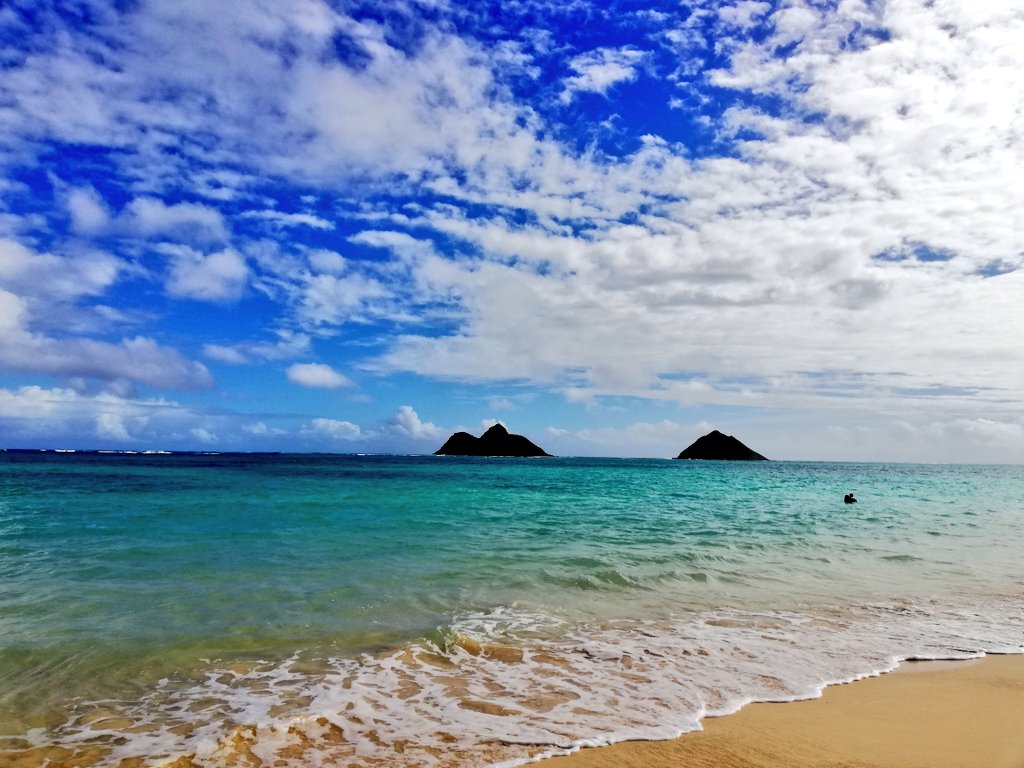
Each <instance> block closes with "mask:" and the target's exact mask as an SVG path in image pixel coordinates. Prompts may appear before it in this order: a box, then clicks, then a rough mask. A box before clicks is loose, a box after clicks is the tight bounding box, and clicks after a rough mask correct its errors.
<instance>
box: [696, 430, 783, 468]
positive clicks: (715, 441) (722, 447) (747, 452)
mask: <svg viewBox="0 0 1024 768" xmlns="http://www.w3.org/2000/svg"><path fill="white" fill-rule="evenodd" d="M676 458H677V459H702V460H707V461H768V459H767V458H766V457H764V456H762V455H761V454H760V453H758V452H757V451H752V450H751V449H750V448H747V446H745V445H744V444H743V443H741V442H740V441H739V440H737V439H736V438H735V437H733V436H732V435H723V434H722V433H721V432H719V431H718V430H717V429H716V430H714V431H713V432H709V433H708V434H706V435H704V437H698V438H697V439H696V440H695V441H694V442H693V444H692V445H690V446H689V447H688V448H687V449H686V450H684V451H683V452H682V453H680V454H679V455H678V456H676Z"/></svg>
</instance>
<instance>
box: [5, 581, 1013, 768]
mask: <svg viewBox="0 0 1024 768" xmlns="http://www.w3.org/2000/svg"><path fill="white" fill-rule="evenodd" d="M1022 608H1024V596H1021V595H1007V596H1003V597H1002V598H999V599H994V600H993V601H992V602H991V603H990V604H989V605H986V606H977V605H971V606H952V605H947V606H943V605H940V604H938V603H935V602H929V601H923V602H919V603H915V602H911V601H907V600H890V601H879V602H876V603H862V604H857V605H850V606H834V607H829V608H819V609H814V610H810V609H806V610H741V609H735V608H732V609H715V610H707V611H695V612H693V613H692V614H687V615H681V616H676V617H674V618H668V619H665V620H661V621H653V620H649V621H614V622H609V623H606V624H603V625H594V624H588V623H578V624H574V623H571V622H568V621H566V620H564V619H560V618H556V617H552V616H549V615H545V614H540V613H533V612H530V611H528V610H525V609H524V608H522V607H517V606H509V607H500V608H495V609H493V610H490V611H487V612H484V613H477V614H467V615H462V616H457V617H454V618H453V619H452V620H451V621H450V622H449V623H448V624H446V625H444V626H442V627H438V628H437V630H436V631H435V632H433V633H432V634H431V635H430V636H429V637H425V638H423V639H421V640H420V641H418V642H416V643H411V644H405V645H401V646H397V647H392V648H389V649H387V650H384V651H382V652H379V653H375V654H362V655H359V656H357V657H347V658H334V657H330V656H327V655H325V656H319V657H318V656H316V655H310V654H309V653H296V654H294V655H293V656H292V657H290V658H288V659H286V660H284V661H273V660H268V661H225V660H220V661H218V660H210V661H209V662H208V663H207V664H206V666H205V669H204V670H203V671H202V674H201V675H199V677H198V678H196V677H195V675H194V674H188V675H182V676H181V677H178V678H175V679H164V680H162V681H160V683H159V684H158V685H157V686H155V688H154V689H153V690H151V691H150V692H149V693H147V694H145V695H143V696H140V697H138V698H135V699H133V700H107V701H93V702H88V703H85V702H79V703H75V704H73V705H72V706H71V707H70V708H69V711H68V712H66V713H65V716H64V718H63V720H62V721H61V722H60V723H57V724H52V725H50V726H48V727H37V728H34V729H27V730H25V731H24V732H22V733H18V734H10V735H7V736H5V737H0V745H2V748H0V758H2V761H4V762H12V763H15V762H16V763H17V764H19V765H22V764H23V765H32V764H38V765H44V764H46V763H47V761H50V762H51V763H52V762H54V761H55V760H56V759H57V757H60V759H63V760H72V761H73V762H75V763H76V764H78V765H83V766H85V765H102V766H107V765H110V766H113V765H119V764H121V763H122V761H124V760H128V759H131V760H132V761H133V764H141V765H152V766H157V765H169V764H174V766H175V768H181V767H182V766H214V765H217V766H220V765H230V764H247V765H253V766H259V765H266V766H271V765H274V766H292V765H294V766H299V765H303V766H304V765H309V764H328V763H337V764H345V765H354V766H367V768H370V767H374V766H395V767H396V768H399V767H403V766H439V767H442V768H444V767H447V766H487V765H500V766H513V765H518V764H522V763H525V762H529V761H532V760H536V759H539V758H541V757H545V756H551V755H555V754H564V753H567V752H571V751H575V750H577V749H580V748H583V747H588V746H595V745H601V744H609V743H613V742H616V741H623V740H635V739H651V740H654V739H668V738H674V737H676V736H678V735H680V734H682V733H685V732H688V731H693V730H697V729H699V728H700V721H701V720H702V719H703V718H704V717H709V716H718V715H723V714H727V713H730V712H733V711H735V710H737V709H738V708H740V707H741V706H743V705H745V704H746V703H748V702H751V701H789V700H794V699H800V698H808V697H814V696H817V695H819V694H820V692H821V690H822V689H823V688H824V687H825V686H826V685H828V684H831V683H839V682H847V681H851V680H856V679H860V678H862V677H865V676H869V675H876V674H880V673H883V672H886V671H888V670H891V669H892V668H894V667H895V666H896V665H897V664H898V663H899V662H900V661H901V660H904V659H911V658H913V659H934V658H944V659H958V658H973V657H977V656H979V655H982V654H984V653H987V652H999V653H1022V652H1024V645H1022V644H1021V642H1020V638H1021V637H1024V618H1022V617H1024V611H1022V610H1021V609H1022ZM36 758H38V759H36ZM175 761H180V762H175Z"/></svg>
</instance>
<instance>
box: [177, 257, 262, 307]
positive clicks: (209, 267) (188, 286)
mask: <svg viewBox="0 0 1024 768" xmlns="http://www.w3.org/2000/svg"><path fill="white" fill-rule="evenodd" d="M158 250H159V251H161V252H162V253H164V254H166V255H167V256H169V257H170V258H171V265H170V270H169V271H168V274H167V291H168V293H170V294H171V295H172V296H177V297H182V298H189V299H196V300H199V301H233V300H237V299H238V298H239V297H240V296H241V295H242V292H243V291H244V290H245V286H246V282H247V281H248V278H249V267H248V265H247V264H246V262H245V258H244V257H243V256H242V255H241V254H240V253H238V251H236V250H234V249H233V248H226V249H224V250H223V251H217V252H215V253H202V252H201V251H197V250H194V249H193V248H190V247H188V246H186V245H171V244H164V245H161V246H159V248H158Z"/></svg>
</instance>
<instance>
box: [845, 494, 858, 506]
mask: <svg viewBox="0 0 1024 768" xmlns="http://www.w3.org/2000/svg"><path fill="white" fill-rule="evenodd" d="M843 503H844V504H856V503H857V500H856V499H855V498H853V494H852V493H848V494H846V495H845V496H843Z"/></svg>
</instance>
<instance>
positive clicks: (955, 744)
mask: <svg viewBox="0 0 1024 768" xmlns="http://www.w3.org/2000/svg"><path fill="white" fill-rule="evenodd" d="M541 765H543V766H544V768H1024V656H989V657H987V658H985V659H982V660H980V661H966V662H954V663H951V662H908V663H905V664H903V665H902V666H901V667H900V668H899V670H898V671H896V672H893V673H890V674H887V675H883V676H881V677H877V678H870V679H867V680H861V681H859V682H856V683H851V684H848V685H836V686H831V687H829V688H827V689H826V690H825V693H824V695H823V696H822V697H821V698H820V699H813V700H809V701H798V702H792V703H786V704H752V705H750V706H748V707H745V708H744V709H742V710H741V711H740V712H738V713H737V714H735V715H730V716H728V717H719V718H709V719H706V720H705V721H704V731H703V732H699V733H689V734H685V735H683V736H681V737H680V738H678V739H676V740H674V741H663V742H631V743H625V744H616V745H613V746H610V747H600V748H596V749H586V750H583V751H581V752H579V753H577V754H574V755H570V756H568V757H558V758H552V759H550V760H546V761H543V762H542V763H541Z"/></svg>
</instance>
